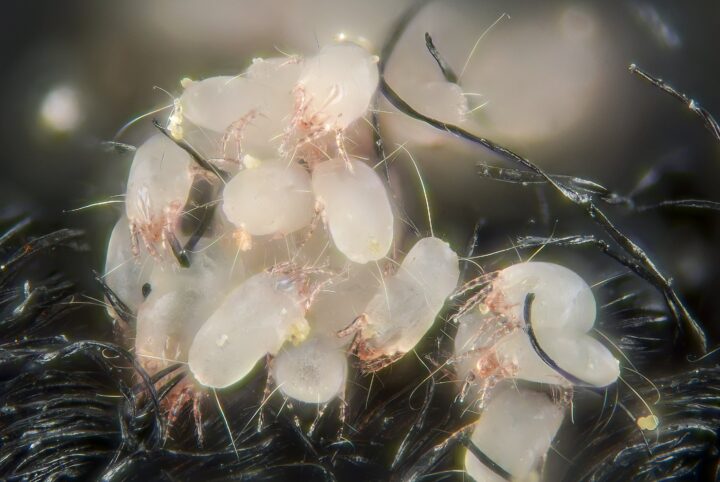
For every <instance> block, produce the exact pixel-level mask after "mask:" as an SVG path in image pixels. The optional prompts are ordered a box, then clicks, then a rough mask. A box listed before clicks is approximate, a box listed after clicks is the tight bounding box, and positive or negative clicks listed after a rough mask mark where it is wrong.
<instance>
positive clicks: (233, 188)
mask: <svg viewBox="0 0 720 482" xmlns="http://www.w3.org/2000/svg"><path fill="white" fill-rule="evenodd" d="M222 208H223V212H224V213H225V216H227V219H228V220H229V221H230V222H231V223H233V224H234V225H235V226H236V227H238V228H242V229H244V230H246V231H247V232H248V233H250V234H251V235H253V236H261V235H266V234H288V233H291V232H293V231H297V230H298V229H301V228H304V227H305V226H307V225H309V224H310V222H311V221H312V218H313V215H314V213H315V200H314V199H313V195H312V187H311V183H310V175H309V174H308V173H307V172H306V171H305V170H304V169H303V168H302V167H301V166H299V165H298V164H296V163H294V162H288V161H281V160H270V161H263V162H261V163H260V165H259V166H258V167H254V168H252V169H245V170H243V171H240V172H239V173H237V174H236V175H235V177H233V178H232V179H231V180H230V181H229V182H228V183H227V185H226V186H225V189H224V190H223V203H222Z"/></svg>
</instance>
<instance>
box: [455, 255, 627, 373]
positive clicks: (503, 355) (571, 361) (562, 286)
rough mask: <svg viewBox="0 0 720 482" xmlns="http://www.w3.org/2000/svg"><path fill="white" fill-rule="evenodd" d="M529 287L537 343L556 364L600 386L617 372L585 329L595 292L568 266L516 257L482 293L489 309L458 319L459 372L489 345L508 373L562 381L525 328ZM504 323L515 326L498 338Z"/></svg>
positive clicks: (590, 319)
mask: <svg viewBox="0 0 720 482" xmlns="http://www.w3.org/2000/svg"><path fill="white" fill-rule="evenodd" d="M528 293H534V294H535V299H534V301H533V304H532V308H531V311H530V314H531V316H530V321H531V323H532V328H533V332H534V334H535V337H536V339H537V341H538V343H539V345H540V347H541V349H542V350H543V351H544V352H545V353H546V354H547V355H548V356H549V357H550V358H551V359H552V361H553V362H554V363H555V364H556V365H557V366H558V367H560V368H561V369H563V370H565V371H567V372H568V373H570V374H572V375H574V376H575V377H577V378H579V379H580V380H581V381H583V382H586V383H589V384H592V385H596V386H606V385H609V384H611V383H613V382H614V381H615V380H616V379H617V377H618V375H619V372H620V368H619V363H618V360H617V359H616V358H615V357H614V356H613V355H612V353H611V352H610V351H609V350H608V349H607V348H605V346H604V345H603V344H602V343H600V342H599V341H597V340H596V339H594V338H592V337H591V336H589V335H588V334H587V333H588V332H589V331H590V330H592V328H593V326H594V323H595V312H596V306H595V297H594V296H593V293H592V290H591V289H590V287H589V286H588V285H587V283H585V281H584V280H583V279H582V278H581V277H580V276H578V275H577V274H576V273H574V272H573V271H571V270H569V269H567V268H565V267H563V266H560V265H556V264H551V263H541V262H531V263H519V264H516V265H513V266H510V267H509V268H506V269H504V270H502V271H501V272H500V273H499V275H498V277H497V279H496V280H495V282H494V283H493V286H492V291H491V293H490V294H489V295H488V297H487V299H486V303H487V309H488V310H489V311H487V312H485V313H480V312H479V311H475V312H471V313H468V314H467V315H465V316H463V317H462V318H461V320H460V326H459V328H458V333H457V336H456V338H455V351H456V355H457V356H459V357H461V358H465V360H463V361H461V362H460V363H459V365H458V367H459V368H458V369H459V375H460V376H461V377H463V378H464V377H465V376H466V375H467V372H468V371H469V370H471V369H472V366H473V364H474V362H475V361H476V360H477V358H478V357H479V356H482V352H481V351H477V354H476V355H471V356H469V357H467V356H465V355H463V354H465V353H467V352H469V351H471V350H477V349H481V348H485V349H492V350H494V352H495V354H496V355H497V358H498V360H499V362H500V363H501V365H503V366H505V367H509V366H511V365H515V367H516V370H515V374H514V376H515V377H516V378H522V379H526V380H531V381H537V382H545V383H562V382H563V381H564V378H563V377H562V376H561V375H560V374H559V373H558V372H557V371H556V370H554V369H553V368H552V367H550V366H549V365H547V364H546V363H545V362H544V361H543V360H542V359H541V358H540V356H539V355H538V354H537V351H536V350H535V348H534V347H533V346H532V344H531V342H530V339H529V337H528V334H527V333H526V331H525V329H524V327H525V321H526V320H524V313H523V311H524V306H525V298H526V296H527V294H528ZM505 323H516V324H518V329H517V330H516V331H515V332H513V333H511V334H509V335H507V336H503V337H501V338H500V339H499V340H498V337H497V336H496V334H497V333H498V332H499V330H501V329H502V328H503V324H505Z"/></svg>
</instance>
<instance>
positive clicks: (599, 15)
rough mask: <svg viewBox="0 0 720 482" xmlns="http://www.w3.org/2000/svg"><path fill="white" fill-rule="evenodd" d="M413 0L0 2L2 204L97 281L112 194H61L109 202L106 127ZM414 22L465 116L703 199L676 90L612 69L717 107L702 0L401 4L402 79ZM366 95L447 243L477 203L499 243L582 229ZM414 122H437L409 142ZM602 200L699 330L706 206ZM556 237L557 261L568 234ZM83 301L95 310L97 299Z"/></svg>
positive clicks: (115, 187)
mask: <svg viewBox="0 0 720 482" xmlns="http://www.w3.org/2000/svg"><path fill="white" fill-rule="evenodd" d="M413 3H414V2H412V1H410V0H393V1H392V2H389V1H379V0H364V1H337V0H335V1H330V0H322V1H321V0H312V1H300V0H273V1H264V2H251V1H240V0H237V1H212V2H191V1H175V0H174V1H169V0H163V1H153V2H146V1H140V0H137V1H123V2H96V1H89V0H88V1H64V2H55V1H34V2H27V1H21V0H15V1H9V2H5V3H4V4H3V7H4V12H3V15H2V17H1V18H0V26H1V28H0V57H1V58H2V65H3V75H2V77H0V103H1V105H2V109H0V125H2V129H0V146H1V149H0V165H1V166H2V171H1V172H2V174H0V207H1V209H0V218H2V219H3V220H7V219H11V218H14V217H17V216H19V215H21V214H23V213H29V214H31V215H33V216H34V217H35V218H36V219H37V220H38V223H39V225H40V226H43V227H47V228H48V229H49V228H51V227H52V228H56V227H61V226H71V227H80V228H84V229H85V230H87V232H88V240H89V243H90V246H91V250H90V251H89V252H88V253H85V254H82V255H73V256H71V257H67V258H64V257H58V259H56V260H55V262H57V263H58V267H60V268H62V269H64V270H66V271H69V272H71V273H72V274H73V275H74V276H75V277H76V281H77V282H78V283H80V286H81V287H82V288H83V289H85V290H87V291H88V292H90V293H97V292H98V290H97V287H96V286H95V284H94V282H93V281H92V276H91V271H90V270H91V269H98V270H101V269H102V266H103V263H104V256H105V253H104V249H105V243H106V242H107V239H108V237H109V233H110V229H111V227H112V225H113V224H114V222H115V221H116V219H117V217H118V214H119V212H120V209H121V206H122V205H121V204H108V205H103V206H100V207H93V208H87V209H81V210H77V209H78V208H82V207H84V206H87V205H89V204H93V203H99V202H104V201H118V200H119V198H117V197H113V196H118V195H121V194H123V192H124V183H125V179H126V176H127V171H128V168H129V164H130V161H131V158H132V153H128V152H123V150H122V149H117V148H113V147H109V146H108V145H107V144H103V143H104V142H105V141H113V140H115V141H118V142H121V143H126V144H129V145H137V144H139V143H141V142H142V141H143V140H144V139H145V138H147V137H148V135H149V134H151V133H152V132H153V127H152V126H151V123H150V120H151V119H152V118H159V119H164V118H165V116H167V115H168V113H169V110H168V109H167V107H168V106H169V105H170V104H171V103H172V96H173V95H177V94H178V93H179V91H180V84H179V81H180V79H182V78H183V77H191V78H195V79H197V78H203V77H207V76H212V75H218V74H235V73H238V72H241V71H243V70H244V69H245V68H246V66H247V65H248V64H249V62H250V61H251V59H252V58H253V57H257V56H277V55H282V54H284V53H290V54H312V53H313V52H315V51H316V50H317V49H318V46H321V45H324V44H327V43H328V42H330V41H332V40H333V39H335V38H337V36H338V35H340V34H344V35H345V36H346V37H347V38H350V39H354V40H357V41H362V42H364V43H365V44H366V45H368V46H369V47H370V48H371V49H372V50H374V51H375V52H378V53H379V51H380V50H381V48H382V45H383V44H384V41H385V40H386V38H387V35H388V33H389V31H390V28H391V26H392V24H393V22H394V21H395V20H396V19H397V18H398V16H399V15H400V14H401V13H402V12H403V11H404V10H405V9H406V8H408V7H409V6H410V5H412V4H413ZM493 24H494V26H493ZM491 26H492V28H491V29H489V28H490V27H491ZM488 29H489V30H488ZM425 32H429V33H430V34H431V35H432V37H433V39H434V41H435V45H436V46H437V48H438V49H439V50H440V52H441V54H442V55H443V56H444V57H445V59H446V60H447V61H448V63H449V64H450V65H452V66H453V68H454V70H456V72H462V75H461V80H460V85H461V87H462V89H463V91H464V92H466V93H467V94H468V100H469V104H470V107H471V108H472V109H473V112H472V113H471V114H472V119H471V122H472V124H471V125H470V126H469V127H468V128H469V129H470V130H472V131H474V132H477V133H478V134H481V135H484V136H487V137H489V138H491V139H493V140H495V141H497V142H499V143H501V144H504V145H506V146H508V147H510V148H512V149H514V150H516V151H518V152H520V153H521V154H523V155H525V156H527V157H529V158H530V159H532V160H533V161H534V162H536V163H538V164H539V165H541V166H542V167H544V168H545V169H546V170H548V171H549V172H553V173H559V174H570V175H576V176H579V177H583V178H586V179H592V180H594V181H596V182H599V183H601V184H603V185H605V186H606V187H608V188H610V189H611V190H613V191H615V192H618V193H622V194H631V193H632V194H634V193H637V195H638V196H637V197H638V201H639V202H640V201H641V202H643V203H646V204H650V203H654V202H657V201H660V200H663V199H683V198H698V199H713V200H720V192H719V191H718V189H717V185H718V181H720V144H718V142H716V141H715V140H714V139H713V138H712V137H711V136H710V134H709V133H708V132H707V131H706V130H705V129H704V128H703V125H702V123H701V121H700V120H699V119H697V118H695V117H694V116H693V115H692V114H691V113H690V112H689V110H688V109H686V108H684V107H683V106H682V105H681V104H680V103H679V102H677V101H675V100H673V99H671V98H670V97H668V96H667V95H665V94H663V93H662V92H660V91H659V90H657V89H655V88H653V87H652V86H650V85H649V84H647V83H644V82H642V81H640V80H639V79H638V78H637V77H635V76H634V75H632V74H630V73H629V72H628V65H629V64H630V63H633V62H634V63H637V64H638V65H639V66H641V67H642V68H644V69H646V70H647V71H649V72H650V73H653V74H654V75H657V76H660V77H663V78H664V79H666V80H667V81H668V82H669V83H670V84H671V85H673V86H674V87H676V88H677V89H678V90H680V91H682V92H685V93H687V94H688V95H689V96H690V97H692V98H694V99H695V100H696V101H698V102H700V103H701V104H702V105H703V106H704V107H706V108H707V109H708V110H709V111H710V112H713V113H715V114H716V115H720V83H719V82H718V75H720V55H718V45H720V3H719V2H717V1H715V0H704V1H703V0H696V1H693V2H672V1H649V0H627V1H617V2H582V1H578V2H569V1H555V0H553V1H545V2H536V1H498V0H488V1H483V2H463V1H447V0H446V1H441V0H438V1H436V2H433V3H431V4H430V5H429V6H427V8H425V9H423V11H421V12H420V13H419V14H418V16H417V18H416V19H415V20H414V21H413V22H412V23H411V25H410V26H409V27H408V30H407V32H406V34H405V35H404V36H403V37H402V38H401V39H400V40H399V42H398V45H397V49H396V50H395V53H394V54H393V56H392V58H391V59H388V71H387V79H388V82H389V83H390V84H391V85H396V86H397V90H398V92H399V93H400V95H403V86H404V85H405V84H406V83H407V80H408V79H420V80H436V79H437V78H438V75H439V72H438V71H437V66H436V64H435V62H434V60H433V59H432V57H431V56H430V55H429V54H428V52H427V50H426V49H425V41H424V38H423V36H424V33H425ZM380 109H381V110H382V111H383V112H385V111H387V112H388V113H387V114H381V127H382V129H383V134H384V135H386V136H387V138H386V143H387V144H388V146H389V147H391V148H392V147H393V145H395V144H398V143H402V142H408V149H409V150H410V151H411V152H412V154H413V156H414V157H415V159H416V160H417V161H418V162H419V165H420V169H421V172H422V173H423V176H424V177H425V179H426V183H427V187H428V194H429V197H430V203H431V207H432V212H433V216H434V221H435V231H436V233H438V232H439V233H440V234H441V235H442V236H444V237H446V238H447V239H449V240H450V241H451V243H452V244H453V246H455V247H456V248H457V249H462V247H463V246H464V244H465V242H466V239H467V237H468V236H469V234H470V232H471V231H472V227H473V225H474V224H475V222H476V221H477V220H478V219H481V220H483V222H484V228H483V230H482V231H481V239H480V244H479V251H480V252H491V251H494V250H497V249H502V248H506V247H507V246H509V245H510V244H511V243H510V240H511V239H513V238H514V237H516V236H524V235H531V234H537V235H545V236H547V235H549V234H550V233H551V232H555V234H556V235H567V234H580V233H593V232H596V231H595V227H594V225H593V224H592V223H590V222H589V221H587V219H585V218H584V217H583V216H582V215H580V214H578V212H577V210H576V209H574V208H572V207H568V206H567V205H565V204H564V203H563V202H561V201H560V200H559V199H558V198H557V196H556V195H555V193H553V192H550V191H547V192H545V190H538V189H534V188H523V187H522V186H516V185H509V184H503V183H498V182H495V181H491V180H487V179H483V178H481V177H480V176H477V175H476V171H477V168H476V162H488V163H493V162H495V163H497V162H498V159H496V158H494V157H493V156H492V155H490V154H489V153H487V152H484V151H482V150H480V149H478V148H477V147H473V146H467V145H463V144H462V143H461V142H459V141H455V140H452V139H450V138H448V137H443V136H441V135H439V134H437V133H436V132H434V131H432V130H430V129H429V128H426V127H423V126H418V125H414V126H413V125H407V124H403V123H402V119H398V117H399V114H397V113H394V112H392V109H390V108H389V107H388V106H386V105H382V104H381V106H380ZM153 111H157V112H156V113H152V112H153ZM148 113H150V114H148ZM144 114H148V115H147V116H146V117H144V118H143V119H141V120H139V121H138V122H136V123H134V124H132V125H130V126H129V127H128V128H127V129H124V130H123V131H122V132H120V134H119V135H118V132H119V131H120V129H121V128H122V127H123V126H124V125H126V124H127V123H128V122H129V121H131V120H133V119H135V118H137V117H138V116H142V115H144ZM422 129H428V130H427V131H426V132H424V131H423V130H422ZM409 130H413V131H412V132H413V134H412V135H409V134H408V132H410V131H409ZM406 134H407V136H406ZM426 136H431V137H432V136H435V137H437V138H433V141H432V142H429V143H427V142H414V140H418V139H421V140H422V139H423V138H424V137H426ZM406 137H407V138H406ZM389 150H392V149H389ZM394 165H395V169H396V173H397V177H398V178H399V179H401V180H402V181H401V184H402V185H401V186H400V190H401V191H402V192H401V193H399V194H398V195H399V196H402V197H403V199H404V200H405V207H406V210H407V212H408V216H409V217H410V218H411V219H412V220H413V221H414V222H415V223H416V224H417V225H418V226H419V227H420V229H421V230H426V229H427V221H426V215H425V211H424V203H423V202H422V198H421V197H420V196H421V193H420V191H419V188H418V183H417V182H416V181H417V179H416V175H415V174H414V170H413V168H412V166H411V165H410V164H409V163H406V162H404V161H403V160H402V158H398V160H396V161H394ZM643 179H644V181H641V180H643ZM643 182H644V184H643ZM638 186H639V187H638ZM610 212H611V214H612V216H613V219H614V220H616V221H617V222H618V224H619V225H620V226H621V227H622V228H623V229H625V230H626V233H627V234H629V235H631V236H632V237H633V238H634V239H635V240H637V241H638V243H639V244H640V245H641V246H643V247H644V248H645V249H647V250H648V252H649V254H650V255H651V256H652V257H654V259H655V260H656V261H658V263H659V264H660V266H661V267H662V268H663V269H664V270H665V271H666V272H667V273H669V274H671V275H672V276H673V277H674V278H675V280H676V283H677V286H678V287H679V289H680V291H681V292H682V293H684V295H685V296H686V298H687V299H688V301H689V304H690V306H691V308H692V310H693V311H694V312H695V314H696V315H697V316H698V318H699V319H700V320H702V322H703V323H704V324H705V325H706V326H707V327H708V328H709V329H710V331H711V332H715V333H717V332H718V327H720V301H719V300H718V297H717V296H716V293H717V292H718V290H719V289H720V275H719V273H720V269H718V254H717V248H718V245H719V244H720V216H719V215H718V213H713V212H692V211H688V210H680V209H667V210H656V211H652V212H647V213H643V214H637V213H632V212H629V211H626V210H623V209H621V208H613V209H612V210H611V211H610ZM557 256H560V257H563V256H564V257H567V258H568V259H569V260H570V261H568V262H569V263H571V264H572V259H575V258H577V253H574V252H570V253H566V254H563V253H560V254H558V255H557ZM599 259H601V258H599ZM511 260H512V259H511ZM495 262H496V263H501V261H495ZM583 263H585V262H583ZM604 263H605V264H604V265H603V266H605V265H607V263H608V261H605V262H604ZM612 269H617V266H614V267H613V266H611V267H610V268H602V270H600V271H593V270H595V268H594V267H593V265H592V263H591V264H585V265H584V266H583V267H581V268H580V271H581V272H582V273H583V274H584V275H585V276H586V278H587V279H589V281H595V280H599V279H602V277H603V276H604V275H605V273H606V272H608V271H612ZM91 315H94V316H97V317H100V316H103V314H102V311H101V309H100V308H98V309H97V312H96V313H91Z"/></svg>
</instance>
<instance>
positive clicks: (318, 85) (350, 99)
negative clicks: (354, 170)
mask: <svg viewBox="0 0 720 482" xmlns="http://www.w3.org/2000/svg"><path fill="white" fill-rule="evenodd" d="M378 80H379V75H378V68H377V58H376V57H374V56H372V55H370V53H369V52H368V51H367V50H365V49H364V48H362V47H360V46H359V45H356V44H352V43H342V44H336V45H329V46H326V47H323V48H322V50H320V52H318V54H317V55H315V56H314V57H311V58H309V59H307V60H306V61H305V65H304V66H303V69H302V72H301V74H300V78H299V80H298V86H299V87H300V88H301V90H302V96H303V101H304V105H305V111H304V112H303V118H304V120H305V121H306V122H308V123H311V124H320V125H324V126H327V127H330V128H337V129H345V128H346V127H347V126H349V125H350V124H351V123H352V122H353V121H355V120H356V119H358V118H359V117H362V116H363V115H365V112H366V111H367V110H368V107H369V105H370V100H371V99H372V97H373V95H374V94H375V90H376V89H377V85H378Z"/></svg>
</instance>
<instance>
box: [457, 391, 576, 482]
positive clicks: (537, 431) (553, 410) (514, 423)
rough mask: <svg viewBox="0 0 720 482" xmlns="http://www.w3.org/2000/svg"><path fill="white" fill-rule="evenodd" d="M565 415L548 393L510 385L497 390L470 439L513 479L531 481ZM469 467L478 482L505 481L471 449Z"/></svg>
mask: <svg viewBox="0 0 720 482" xmlns="http://www.w3.org/2000/svg"><path fill="white" fill-rule="evenodd" d="M563 418H564V410H563V408H562V407H559V406H558V405H556V404H555V403H554V402H553V401H552V400H551V399H550V398H549V397H548V396H547V395H546V394H544V393H538V392H533V391H531V390H527V389H519V388H516V387H514V386H513V385H510V384H506V385H504V386H500V387H498V388H497V389H496V390H495V391H494V392H493V396H492V398H491V399H490V401H489V403H488V405H487V407H486V408H485V409H484V410H483V412H482V414H481V415H480V420H479V421H478V422H477V424H476V426H475V430H474V431H473V434H472V436H471V437H470V440H471V441H472V442H473V443H474V444H475V446H477V448H479V449H480V450H481V451H482V452H483V453H484V454H485V455H486V456H487V457H488V458H489V459H490V460H492V461H493V462H495V463H496V464H497V465H499V466H500V467H501V468H502V469H504V470H505V471H507V472H508V473H509V474H510V475H511V476H512V478H513V480H529V479H528V477H529V476H530V475H531V472H532V470H533V469H534V468H535V467H536V466H537V464H538V462H539V461H540V459H541V458H542V457H543V456H545V454H546V453H547V451H548V450H549V449H550V445H551V444H552V441H553V439H554V438H555V434H556V433H557V431H558V430H559V429H560V425H562V421H563ZM465 470H466V471H467V473H468V475H470V476H471V477H472V478H473V479H475V480H476V481H477V482H481V481H482V482H484V481H492V482H495V481H497V482H502V481H503V480H505V479H503V478H501V477H500V476H498V475H497V474H495V472H493V471H492V470H491V469H490V468H488V467H487V466H486V465H485V464H483V463H482V462H481V461H480V460H478V459H477V458H476V457H475V455H473V454H472V453H471V452H470V451H469V450H468V451H467V453H466V455H465Z"/></svg>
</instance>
